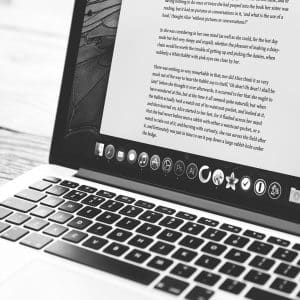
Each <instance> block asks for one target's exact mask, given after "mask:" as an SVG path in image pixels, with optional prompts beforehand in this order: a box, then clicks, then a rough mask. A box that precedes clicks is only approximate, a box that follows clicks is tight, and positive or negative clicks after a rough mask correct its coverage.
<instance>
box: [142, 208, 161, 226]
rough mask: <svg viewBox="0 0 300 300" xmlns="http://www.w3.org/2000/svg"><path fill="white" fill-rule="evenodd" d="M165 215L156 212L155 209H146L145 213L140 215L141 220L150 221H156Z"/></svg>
mask: <svg viewBox="0 0 300 300" xmlns="http://www.w3.org/2000/svg"><path fill="white" fill-rule="evenodd" d="M162 217H163V214H160V213H157V212H154V211H150V210H148V211H145V212H144V213H143V214H141V215H140V216H139V219H140V220H143V221H146V222H150V223H156V222H157V221H159V220H160V219H161V218H162Z"/></svg>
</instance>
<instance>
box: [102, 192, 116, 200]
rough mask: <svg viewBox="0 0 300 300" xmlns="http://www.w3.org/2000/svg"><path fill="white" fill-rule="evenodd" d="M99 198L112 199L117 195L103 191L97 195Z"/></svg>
mask: <svg viewBox="0 0 300 300" xmlns="http://www.w3.org/2000/svg"><path fill="white" fill-rule="evenodd" d="M97 195H98V196H101V197H105V198H108V199H111V198H113V197H115V196H116V194H115V193H112V192H108V191H104V190H101V191H99V192H98V193H97Z"/></svg>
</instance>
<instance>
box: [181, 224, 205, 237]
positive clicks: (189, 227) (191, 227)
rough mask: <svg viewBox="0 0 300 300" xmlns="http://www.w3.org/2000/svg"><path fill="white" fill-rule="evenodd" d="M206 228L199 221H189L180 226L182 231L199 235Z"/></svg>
mask: <svg viewBox="0 0 300 300" xmlns="http://www.w3.org/2000/svg"><path fill="white" fill-rule="evenodd" d="M204 229H205V227H204V226H202V225H199V224H197V223H192V222H187V223H186V224H185V225H183V226H182V227H181V228H180V231H183V232H186V233H189V234H194V235H198V234H199V233H200V232H201V231H203V230H204Z"/></svg>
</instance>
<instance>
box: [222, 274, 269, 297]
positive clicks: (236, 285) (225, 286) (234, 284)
mask: <svg viewBox="0 0 300 300" xmlns="http://www.w3.org/2000/svg"><path fill="white" fill-rule="evenodd" d="M245 287H246V284H245V283H242V282H239V281H237V280H232V279H226V280H225V281H224V282H223V283H222V285H221V286H220V289H221V290H223V291H226V292H229V293H232V294H235V295H238V294H240V293H241V292H242V290H243V289H244V288H245ZM264 300H267V299H264Z"/></svg>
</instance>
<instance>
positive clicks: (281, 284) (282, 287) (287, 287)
mask: <svg viewBox="0 0 300 300" xmlns="http://www.w3.org/2000/svg"><path fill="white" fill-rule="evenodd" d="M296 286H297V284H296V283H295V282H292V281H289V280H285V279H282V278H276V279H275V280H274V281H273V283H272V284H271V286H270V287H271V289H274V290H277V291H280V292H283V293H288V294H289V293H291V292H292V291H293V290H294V289H295V288H296Z"/></svg>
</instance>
